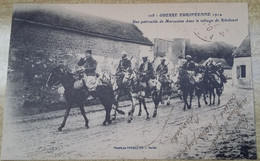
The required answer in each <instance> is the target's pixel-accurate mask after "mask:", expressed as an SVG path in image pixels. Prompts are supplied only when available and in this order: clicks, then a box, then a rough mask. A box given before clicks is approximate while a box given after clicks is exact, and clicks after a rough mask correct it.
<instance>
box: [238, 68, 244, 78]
mask: <svg viewBox="0 0 260 161" xmlns="http://www.w3.org/2000/svg"><path fill="white" fill-rule="evenodd" d="M237 78H246V66H245V65H239V66H237Z"/></svg>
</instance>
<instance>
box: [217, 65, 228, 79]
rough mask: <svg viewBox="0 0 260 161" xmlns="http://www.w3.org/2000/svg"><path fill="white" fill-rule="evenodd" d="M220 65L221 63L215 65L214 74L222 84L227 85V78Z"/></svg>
mask: <svg viewBox="0 0 260 161" xmlns="http://www.w3.org/2000/svg"><path fill="white" fill-rule="evenodd" d="M221 64H222V63H217V64H216V73H217V75H218V76H219V77H220V79H221V82H222V83H227V78H226V77H225V76H224V69H223V67H222V66H221Z"/></svg>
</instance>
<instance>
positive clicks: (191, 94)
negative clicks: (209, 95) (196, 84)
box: [188, 90, 193, 109]
mask: <svg viewBox="0 0 260 161" xmlns="http://www.w3.org/2000/svg"><path fill="white" fill-rule="evenodd" d="M189 95H190V104H189V105H188V109H191V103H192V96H193V90H192V91H190V92H189Z"/></svg>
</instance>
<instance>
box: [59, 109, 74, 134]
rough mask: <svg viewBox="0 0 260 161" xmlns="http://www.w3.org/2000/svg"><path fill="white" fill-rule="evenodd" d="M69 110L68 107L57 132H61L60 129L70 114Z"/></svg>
mask: <svg viewBox="0 0 260 161" xmlns="http://www.w3.org/2000/svg"><path fill="white" fill-rule="evenodd" d="M70 109H71V105H68V107H67V109H66V112H65V115H64V118H63V121H62V123H61V125H60V127H59V128H58V131H62V128H63V127H64V126H65V124H66V121H67V118H68V116H69V113H70Z"/></svg>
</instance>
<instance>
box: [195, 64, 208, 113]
mask: <svg viewBox="0 0 260 161" xmlns="http://www.w3.org/2000/svg"><path fill="white" fill-rule="evenodd" d="M204 75H205V68H204V66H200V65H199V66H196V68H195V71H194V79H195V95H196V96H197V98H198V107H199V108H200V107H201V104H200V98H201V96H202V95H203V100H204V102H205V104H206V105H207V104H208V102H207V100H206V95H207V89H208V88H206V86H207V82H206V81H205V79H204Z"/></svg>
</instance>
